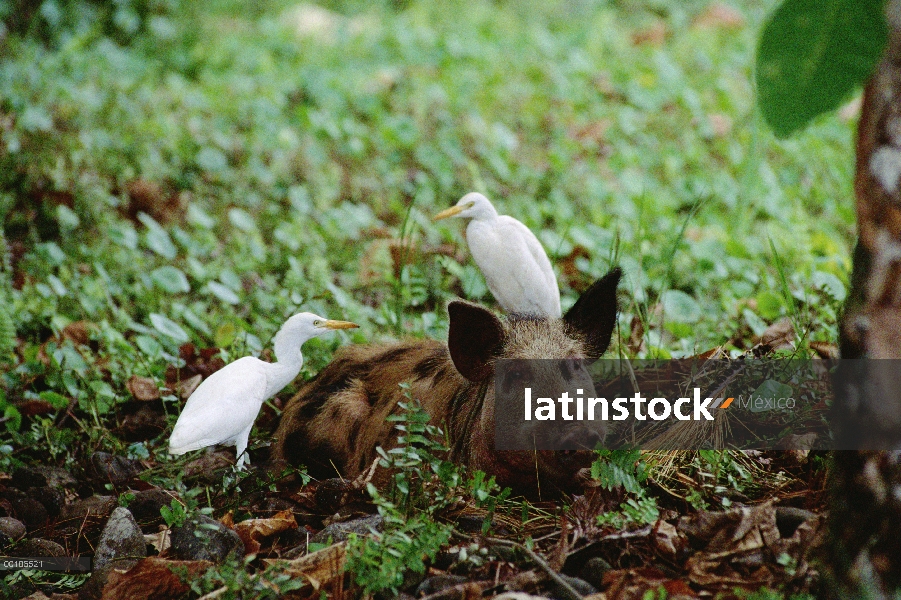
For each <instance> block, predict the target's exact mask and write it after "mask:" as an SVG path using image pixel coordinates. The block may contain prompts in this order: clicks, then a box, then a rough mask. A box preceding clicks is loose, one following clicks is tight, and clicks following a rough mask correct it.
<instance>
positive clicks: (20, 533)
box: [0, 517, 25, 542]
mask: <svg viewBox="0 0 901 600" xmlns="http://www.w3.org/2000/svg"><path fill="white" fill-rule="evenodd" d="M0 533H2V534H4V535H6V536H7V537H9V539H11V540H12V541H14V542H15V541H16V540H21V539H22V538H23V537H25V524H24V523H23V522H22V521H20V520H18V519H13V518H12V517H0Z"/></svg>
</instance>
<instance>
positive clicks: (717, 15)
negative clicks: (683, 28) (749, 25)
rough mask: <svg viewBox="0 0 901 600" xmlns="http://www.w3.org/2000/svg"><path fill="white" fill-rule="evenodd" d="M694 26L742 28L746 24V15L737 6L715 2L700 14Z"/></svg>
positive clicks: (702, 27) (700, 27) (701, 27)
mask: <svg viewBox="0 0 901 600" xmlns="http://www.w3.org/2000/svg"><path fill="white" fill-rule="evenodd" d="M694 26H695V27H698V28H699V29H741V28H742V27H744V26H745V17H744V15H742V14H741V12H739V10H738V9H737V8H734V7H732V6H729V5H728V4H723V3H721V2H714V3H713V4H710V5H709V6H707V8H706V9H705V10H704V12H702V13H701V14H700V15H698V18H696V19H695V20H694Z"/></svg>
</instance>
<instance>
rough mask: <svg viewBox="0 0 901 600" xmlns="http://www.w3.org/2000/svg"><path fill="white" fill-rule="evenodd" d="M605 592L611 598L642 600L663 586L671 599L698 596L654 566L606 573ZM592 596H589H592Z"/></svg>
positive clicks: (678, 580) (684, 583) (682, 582)
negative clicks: (647, 594)
mask: <svg viewBox="0 0 901 600" xmlns="http://www.w3.org/2000/svg"><path fill="white" fill-rule="evenodd" d="M603 585H604V594H605V597H606V598H609V599H610V600H614V599H615V600H640V599H642V598H645V597H646V596H645V594H646V593H647V592H652V593H653V594H654V596H652V597H656V592H657V590H659V589H660V588H661V587H662V588H663V589H665V590H666V591H667V596H666V597H667V598H669V599H671V600H675V599H686V598H697V597H698V596H697V594H696V593H695V592H694V590H692V589H691V588H690V587H689V586H688V584H687V583H686V582H684V581H682V580H681V579H671V578H669V577H667V576H666V575H664V574H663V572H662V571H660V570H658V569H656V568H654V567H639V568H637V569H622V570H618V571H610V572H608V573H605V574H604V578H603ZM591 597H592V596H589V598H591Z"/></svg>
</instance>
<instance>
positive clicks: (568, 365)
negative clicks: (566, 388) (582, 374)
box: [560, 358, 582, 378]
mask: <svg viewBox="0 0 901 600" xmlns="http://www.w3.org/2000/svg"><path fill="white" fill-rule="evenodd" d="M581 369H582V359H581V358H567V359H565V360H561V361H560V374H561V375H563V376H564V377H567V378H569V377H573V376H575V375H576V373H578V372H579V371H580V370H581Z"/></svg>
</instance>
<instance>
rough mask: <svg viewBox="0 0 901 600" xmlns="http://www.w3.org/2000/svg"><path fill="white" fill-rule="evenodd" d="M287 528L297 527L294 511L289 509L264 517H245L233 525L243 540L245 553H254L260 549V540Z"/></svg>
mask: <svg viewBox="0 0 901 600" xmlns="http://www.w3.org/2000/svg"><path fill="white" fill-rule="evenodd" d="M288 529H297V521H295V520H294V513H292V512H291V511H290V510H283V511H281V512H278V513H276V514H274V515H273V516H271V517H269V518H266V519H247V520H246V521H241V522H240V523H236V524H235V526H234V530H235V531H236V532H238V535H239V536H240V537H241V541H242V542H244V551H245V553H247V554H256V553H257V552H259V551H260V542H261V541H262V540H264V539H265V538H267V537H269V536H271V535H275V534H276V533H281V532H282V531H287V530H288Z"/></svg>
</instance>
